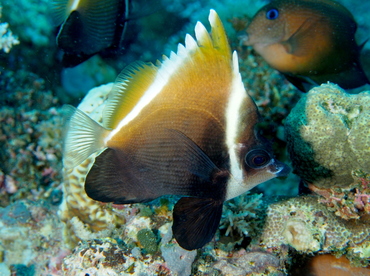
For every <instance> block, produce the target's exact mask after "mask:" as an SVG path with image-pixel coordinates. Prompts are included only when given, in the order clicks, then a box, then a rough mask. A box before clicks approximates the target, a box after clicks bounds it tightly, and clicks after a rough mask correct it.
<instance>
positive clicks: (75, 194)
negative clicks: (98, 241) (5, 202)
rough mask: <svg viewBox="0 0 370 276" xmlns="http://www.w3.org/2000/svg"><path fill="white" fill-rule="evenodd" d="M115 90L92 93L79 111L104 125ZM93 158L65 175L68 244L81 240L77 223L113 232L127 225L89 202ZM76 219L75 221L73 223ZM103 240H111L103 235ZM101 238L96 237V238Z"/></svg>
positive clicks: (64, 213) (105, 208)
mask: <svg viewBox="0 0 370 276" xmlns="http://www.w3.org/2000/svg"><path fill="white" fill-rule="evenodd" d="M111 88H112V84H107V85H103V86H100V87H97V88H95V89H92V90H91V91H90V92H89V93H88V95H87V96H86V97H85V98H84V100H83V101H82V102H81V103H80V105H79V108H80V109H81V110H83V111H84V112H86V113H87V114H89V116H91V117H92V118H93V119H95V120H97V121H101V118H102V112H103V108H104V102H105V100H106V99H107V95H108V93H109V91H110V90H111ZM93 160H94V156H90V157H89V158H88V159H87V160H86V161H84V162H83V163H82V164H80V165H79V166H77V167H75V168H73V169H70V170H65V172H64V174H65V177H64V186H63V189H64V191H63V192H64V198H63V203H62V205H61V207H60V211H59V215H60V217H61V219H62V221H64V222H65V223H66V229H65V237H66V239H67V243H70V244H71V245H73V244H75V243H76V242H77V241H78V240H80V239H81V238H82V237H81V235H80V237H76V231H74V230H72V231H70V230H69V229H73V228H76V229H80V228H81V227H79V226H78V225H77V226H76V224H78V222H77V221H80V222H82V223H83V225H85V227H87V228H88V229H85V230H86V231H88V230H90V231H91V230H93V231H99V230H103V229H110V230H111V231H113V230H114V229H115V228H116V227H119V225H121V224H123V223H124V221H125V220H124V218H123V217H122V216H120V215H118V214H117V213H115V212H114V211H113V210H112V208H110V207H109V206H107V205H105V204H101V203H99V202H97V201H94V200H92V199H91V198H89V197H88V196H87V195H86V193H85V190H84V183H85V180H84V179H85V177H86V175H87V172H88V171H89V169H90V166H92V164H93ZM72 218H74V220H72ZM103 236H109V233H107V232H104V234H103ZM97 237H98V236H95V238H97Z"/></svg>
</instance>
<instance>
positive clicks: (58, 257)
mask: <svg viewBox="0 0 370 276" xmlns="http://www.w3.org/2000/svg"><path fill="white" fill-rule="evenodd" d="M55 209H56V207H55V206H52V205H50V203H48V202H46V201H42V200H41V201H29V200H20V201H16V202H15V203H13V204H10V205H8V206H7V207H6V208H1V207H0V229H1V230H0V255H1V262H2V264H3V267H2V268H1V269H0V272H1V275H4V276H5V275H61V273H60V269H61V262H62V259H63V258H64V257H65V256H66V255H67V254H69V253H70V252H69V250H68V249H66V248H65V247H64V245H63V240H62V238H61V232H62V223H61V222H60V220H59V219H58V217H57V216H55V212H56V210H55ZM21 271H28V272H29V273H27V274H22V273H21ZM10 273H12V274H10Z"/></svg>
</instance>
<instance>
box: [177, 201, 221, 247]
mask: <svg viewBox="0 0 370 276" xmlns="http://www.w3.org/2000/svg"><path fill="white" fill-rule="evenodd" d="M222 204H223V201H221V200H214V199H211V198H193V197H183V198H181V199H180V200H179V201H178V202H177V203H176V205H175V208H174V210H173V225H172V231H173V236H174V237H175V239H176V241H177V242H178V243H179V245H180V246H181V247H183V248H185V249H187V250H193V249H198V248H201V247H203V246H204V245H205V244H206V243H208V242H210V241H211V240H212V238H213V236H214V235H215V233H216V231H217V228H218V225H219V223H220V219H221V213H222Z"/></svg>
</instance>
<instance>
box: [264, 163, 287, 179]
mask: <svg viewBox="0 0 370 276" xmlns="http://www.w3.org/2000/svg"><path fill="white" fill-rule="evenodd" d="M269 169H270V172H271V173H273V174H275V176H276V177H282V176H288V174H289V173H290V172H291V169H290V167H289V166H288V165H286V164H284V163H283V162H280V161H278V160H274V161H273V162H272V164H270V166H269Z"/></svg>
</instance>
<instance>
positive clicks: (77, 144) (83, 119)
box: [63, 105, 109, 168]
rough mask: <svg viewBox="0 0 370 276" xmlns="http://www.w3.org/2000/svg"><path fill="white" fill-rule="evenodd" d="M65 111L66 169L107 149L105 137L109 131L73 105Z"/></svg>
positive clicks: (64, 150) (64, 153)
mask: <svg viewBox="0 0 370 276" xmlns="http://www.w3.org/2000/svg"><path fill="white" fill-rule="evenodd" d="M63 109H64V112H65V114H66V130H65V137H64V147H63V164H64V167H65V168H73V167H76V166H77V165H79V164H80V163H82V162H83V161H84V160H86V159H87V158H88V157H89V156H90V155H91V154H93V153H95V152H97V151H101V150H103V149H104V148H105V145H104V137H105V136H106V135H107V134H108V132H109V130H108V129H106V128H104V127H102V126H101V125H100V124H99V123H97V122H96V121H94V120H93V119H91V118H90V117H89V116H88V115H87V114H85V113H84V112H82V111H81V110H79V109H77V108H75V107H73V106H71V105H65V106H64V107H63Z"/></svg>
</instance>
